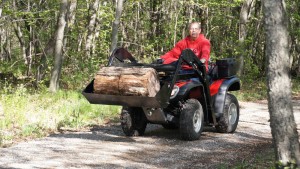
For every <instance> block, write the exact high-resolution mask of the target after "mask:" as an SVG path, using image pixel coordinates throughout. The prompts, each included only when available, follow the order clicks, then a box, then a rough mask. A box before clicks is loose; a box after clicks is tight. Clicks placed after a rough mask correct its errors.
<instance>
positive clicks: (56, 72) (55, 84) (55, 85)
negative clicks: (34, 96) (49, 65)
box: [49, 0, 68, 92]
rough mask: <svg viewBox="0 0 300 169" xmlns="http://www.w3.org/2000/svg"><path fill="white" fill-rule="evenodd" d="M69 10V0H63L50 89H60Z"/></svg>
mask: <svg viewBox="0 0 300 169" xmlns="http://www.w3.org/2000/svg"><path fill="white" fill-rule="evenodd" d="M67 10H68V0H61V5H60V15H59V18H58V23H57V31H56V40H55V49H54V67H53V69H52V74H51V79H50V86H49V90H50V91H51V92H56V91H57V90H58V89H59V79H60V76H61V68H62V62H63V52H62V51H63V40H64V30H65V26H66V13H67Z"/></svg>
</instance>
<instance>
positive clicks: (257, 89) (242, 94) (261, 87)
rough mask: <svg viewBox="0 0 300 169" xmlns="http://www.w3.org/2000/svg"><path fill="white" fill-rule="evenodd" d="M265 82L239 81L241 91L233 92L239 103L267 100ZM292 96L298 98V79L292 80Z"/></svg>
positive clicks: (260, 80)
mask: <svg viewBox="0 0 300 169" xmlns="http://www.w3.org/2000/svg"><path fill="white" fill-rule="evenodd" d="M266 82H267V80H266V79H259V80H255V79H254V80H249V79H242V80H241V84H242V87H241V90H240V91H236V92H233V93H234V95H235V96H237V98H238V100H240V101H257V100H264V99H267V97H268V96H267V91H268V89H267V85H266ZM292 95H293V96H294V97H300V78H296V79H292Z"/></svg>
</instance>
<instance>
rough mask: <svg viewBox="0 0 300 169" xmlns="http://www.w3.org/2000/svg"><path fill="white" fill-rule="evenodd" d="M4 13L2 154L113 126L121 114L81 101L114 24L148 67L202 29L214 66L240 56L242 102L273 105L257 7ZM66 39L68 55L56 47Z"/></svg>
mask: <svg viewBox="0 0 300 169" xmlns="http://www.w3.org/2000/svg"><path fill="white" fill-rule="evenodd" d="M63 2H66V3H65V5H62V4H63ZM0 4H1V6H0V94H1V98H0V122H1V123H0V127H1V132H0V145H7V144H10V143H12V142H14V140H16V139H18V138H24V137H26V138H27V137H28V136H30V137H36V136H37V137H39V136H43V135H45V134H46V133H49V131H50V132H51V131H56V130H61V129H62V128H64V127H72V128H80V127H82V126H86V125H93V124H99V123H107V122H109V121H113V120H116V117H117V115H118V113H119V110H120V108H119V107H117V106H98V105H90V104H89V103H88V102H87V101H86V100H85V99H84V98H83V97H82V95H81V91H82V89H84V87H85V86H86V85H87V84H88V83H89V82H90V81H91V80H92V78H93V77H94V76H95V73H96V72H97V71H98V70H99V68H100V67H101V66H104V65H106V63H107V61H108V57H109V55H110V52H111V51H112V48H111V46H113V45H112V37H113V35H114V32H113V29H112V28H113V25H114V24H117V25H118V34H117V39H118V41H117V46H122V47H125V48H127V49H128V50H129V51H130V52H131V53H132V54H133V56H134V57H136V58H137V60H139V61H140V62H148V63H149V62H151V61H153V60H155V59H157V58H159V56H161V55H162V54H164V53H165V52H167V51H168V50H170V49H171V48H172V47H173V46H174V45H175V43H176V42H177V41H178V40H180V39H182V38H183V37H185V36H186V35H187V26H188V23H190V22H192V21H199V22H201V24H202V25H201V26H202V33H203V34H204V35H205V36H206V37H207V38H208V39H209V40H210V42H211V47H212V48H211V60H212V61H215V60H216V59H220V58H227V57H233V58H236V59H237V61H238V62H239V63H240V67H239V68H240V69H239V74H240V78H241V81H242V85H243V87H242V90H241V92H239V93H237V95H238V98H239V100H256V99H266V97H267V87H266V73H267V70H266V69H267V65H266V60H267V58H266V56H265V48H266V39H265V32H264V31H265V30H264V20H263V11H262V2H261V1H260V0H245V1H243V0H210V1H209V2H208V1H200V0H185V1H183V0H148V1H144V0H126V1H125V2H124V4H123V10H122V16H121V18H120V20H119V22H118V20H116V11H117V10H116V9H117V7H116V6H117V4H116V1H105V0H102V1H100V0H80V1H77V0H51V1H50V0H1V1H0ZM286 5H287V14H288V18H289V21H288V23H289V33H290V37H289V45H290V58H289V63H290V75H291V78H292V84H293V96H294V97H299V93H300V92H299V91H300V42H299V37H300V29H299V26H300V14H299V11H300V2H298V1H293V0H287V1H286ZM62 18H63V20H64V22H61V21H62V20H61V19H62ZM114 21H115V22H114ZM116 21H117V22H116ZM61 26H64V29H63V31H61V29H60V28H61ZM61 32H62V35H61V34H60V33H61ZM61 37H63V38H61ZM59 40H61V42H60V44H61V46H62V48H61V49H62V51H58V50H57V48H56V47H57V44H59V43H58V41H59ZM60 54H61V55H60ZM58 55H59V56H61V57H60V58H59V60H58V61H60V62H58V63H61V65H58V67H59V68H60V69H61V73H60V75H59V76H58V78H57V83H56V85H58V86H55V87H54V91H55V92H54V93H53V92H48V91H49V90H48V89H49V86H51V85H50V83H51V80H52V78H53V70H54V67H55V65H56V64H57V60H56V59H55V58H57V56H58ZM58 89H60V90H58ZM49 117H50V118H49ZM45 131H47V132H45Z"/></svg>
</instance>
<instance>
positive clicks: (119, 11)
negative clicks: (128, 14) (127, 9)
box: [110, 0, 124, 52]
mask: <svg viewBox="0 0 300 169" xmlns="http://www.w3.org/2000/svg"><path fill="white" fill-rule="evenodd" d="M116 1H117V3H116V15H115V20H114V22H113V25H112V36H111V46H110V52H112V51H113V50H114V49H115V48H116V47H117V43H118V28H119V25H120V18H121V15H122V10H123V3H124V0H116Z"/></svg>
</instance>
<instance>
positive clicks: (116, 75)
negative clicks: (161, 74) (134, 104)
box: [94, 67, 160, 97]
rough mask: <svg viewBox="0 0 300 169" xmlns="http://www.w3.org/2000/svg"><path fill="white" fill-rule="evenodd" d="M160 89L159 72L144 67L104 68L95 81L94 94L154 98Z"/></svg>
mask: <svg viewBox="0 0 300 169" xmlns="http://www.w3.org/2000/svg"><path fill="white" fill-rule="evenodd" d="M159 89H160V84H159V79H158V76H157V72H156V71H155V69H153V68H142V67H131V68H128V67H102V68H101V69H100V70H99V71H98V72H97V75H96V77H95V80H94V93H97V94H107V95H120V96H147V97H154V96H155V95H156V94H157V92H158V91H159Z"/></svg>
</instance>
